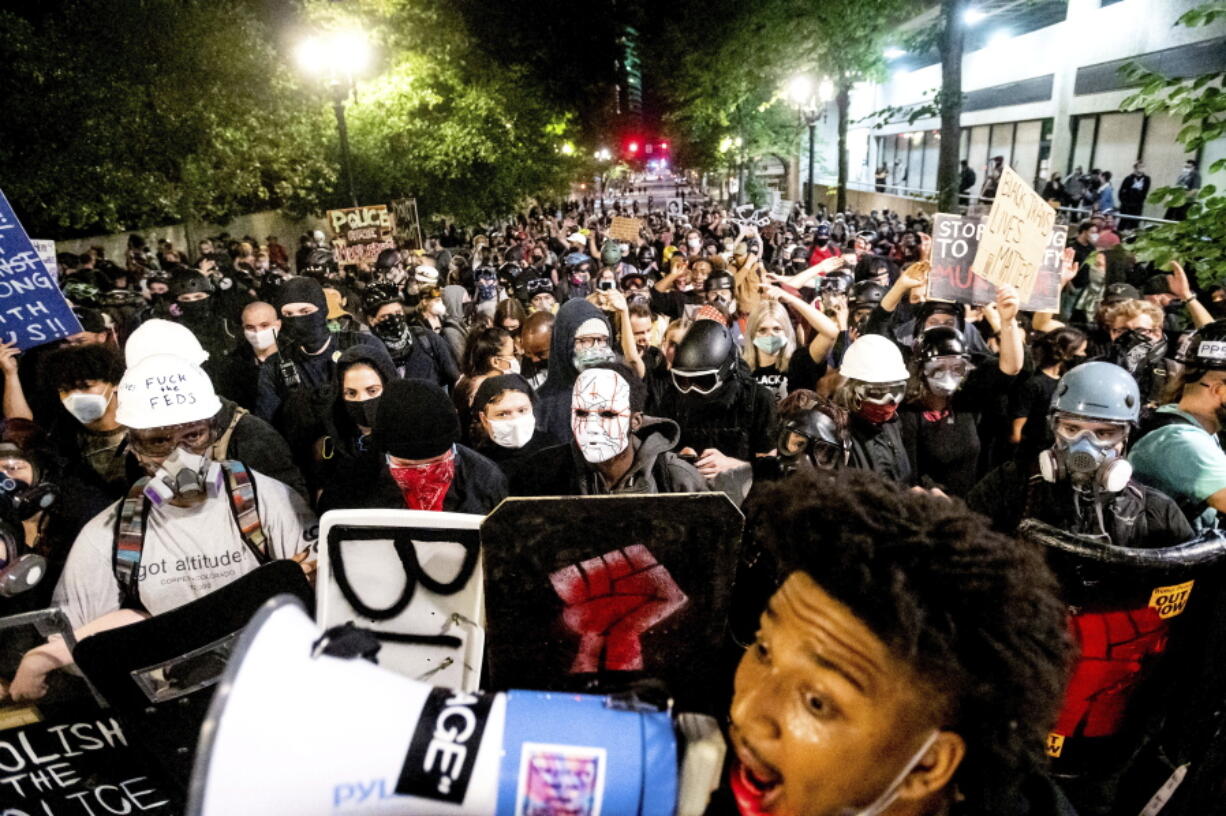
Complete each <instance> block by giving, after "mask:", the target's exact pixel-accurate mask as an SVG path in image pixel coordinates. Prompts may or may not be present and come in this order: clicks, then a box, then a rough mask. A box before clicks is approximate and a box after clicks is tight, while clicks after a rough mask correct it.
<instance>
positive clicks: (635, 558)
mask: <svg viewBox="0 0 1226 816" xmlns="http://www.w3.org/2000/svg"><path fill="white" fill-rule="evenodd" d="M742 526H743V518H742V516H741V513H740V511H739V510H737V508H736V506H735V505H734V504H732V502H731V501H729V500H728V497H727V496H724V495H723V494H722V493H702V494H689V495H661V496H585V497H583V498H540V499H507V500H506V501H504V502H503V503H502V504H500V505H499V506H498V507H497V508H496V509H495V510H494V512H493V513H491V514H490V515H489V516H488V517H487V518H486V520H485V522H484V523H483V524H482V525H481V545H482V554H483V558H484V561H485V610H486V622H487V624H486V625H487V629H486V641H485V643H486V661H487V663H488V665H489V669H490V674H489V676H490V680H491V681H492V683H493V689H495V690H502V689H507V688H531V689H544V690H550V691H576V690H581V689H586V690H594V691H600V690H601V689H602V686H601V682H602V680H604V679H609V680H610V681H611V683H612V684H613V685H615V686H616V685H618V684H620V683H624V682H625V680H626V679H627V677H628V676H633V675H636V674H642V675H646V676H649V677H654V678H659V679H662V680H664V681H665V682H666V683H667V685H668V688H669V690H670V692H671V693H672V694H673V695H674V696H675V697H676V698H677V700H678V703H679V704H680V705H682V706H684V705H685V704H687V703H690V704H701V699H702V695H704V694H706V693H707V692H708V691H709V690H710V688H711V683H710V678H711V677H712V673H713V672H715V671H716V667H717V657H718V652H719V649H720V645H721V643H722V642H723V633H724V624H725V620H726V618H727V615H728V604H729V601H730V597H731V593H732V579H733V576H734V573H735V571H736V557H737V549H738V547H739V544H740V539H741V527H742ZM593 683H595V685H594V686H593Z"/></svg>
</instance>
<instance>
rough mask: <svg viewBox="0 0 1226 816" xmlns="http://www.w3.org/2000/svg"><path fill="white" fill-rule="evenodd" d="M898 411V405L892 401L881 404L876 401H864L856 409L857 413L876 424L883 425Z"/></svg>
mask: <svg viewBox="0 0 1226 816" xmlns="http://www.w3.org/2000/svg"><path fill="white" fill-rule="evenodd" d="M897 411H898V405H897V404H896V403H892V402H891V403H889V404H887V405H881V404H878V403H875V402H863V403H861V404H860V407H859V408H857V409H856V413H857V414H859V415H860V416H861V417H863V418H864V419H865V420H867V421H869V422H871V423H873V424H874V425H881V424H883V423H885V422H889V421H890V420H891V419H893V418H894V414H895V413H896V412H897Z"/></svg>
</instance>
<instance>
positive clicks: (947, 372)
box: [922, 354, 975, 378]
mask: <svg viewBox="0 0 1226 816" xmlns="http://www.w3.org/2000/svg"><path fill="white" fill-rule="evenodd" d="M974 370H975V366H974V364H973V363H972V362H971V361H970V360H969V359H967V358H966V357H963V356H962V355H960V354H948V355H944V356H941V357H933V358H931V359H929V360H925V361H924V366H923V369H922V372H923V375H924V376H925V377H927V378H936V377H959V378H965V377H966V375H968V374H970V373H971V372H972V371H974Z"/></svg>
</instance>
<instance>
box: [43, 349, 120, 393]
mask: <svg viewBox="0 0 1226 816" xmlns="http://www.w3.org/2000/svg"><path fill="white" fill-rule="evenodd" d="M123 372H124V364H123V358H122V357H120V356H119V352H117V351H115V350H114V349H112V348H110V347H109V346H105V345H102V344H100V343H86V344H84V345H79V346H63V347H61V348H59V349H56V350H55V351H53V352H52V353H51V354H49V355H47V358H46V359H45V360H44V361H43V363H42V366H41V369H40V373H41V374H42V380H43V382H44V383H45V384H46V385H48V386H50V387H51V388H52V389H54V390H55V391H75V390H77V389H78V388H88V387H89V383H90V382H91V381H92V382H97V381H102V382H107V383H110V384H111V385H118V384H119V381H120V379H122V378H123Z"/></svg>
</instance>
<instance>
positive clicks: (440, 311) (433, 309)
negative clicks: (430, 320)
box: [430, 300, 447, 317]
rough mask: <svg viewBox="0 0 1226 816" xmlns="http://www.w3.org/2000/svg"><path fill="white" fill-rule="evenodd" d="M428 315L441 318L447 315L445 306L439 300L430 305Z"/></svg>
mask: <svg viewBox="0 0 1226 816" xmlns="http://www.w3.org/2000/svg"><path fill="white" fill-rule="evenodd" d="M430 314H432V315H434V316H435V317H443V316H444V315H446V314H447V304H446V303H443V301H441V300H439V301H436V302H434V303H431V304H430Z"/></svg>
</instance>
